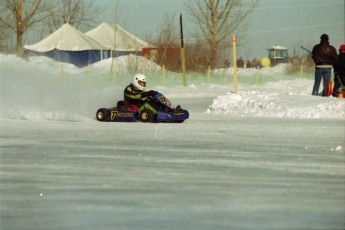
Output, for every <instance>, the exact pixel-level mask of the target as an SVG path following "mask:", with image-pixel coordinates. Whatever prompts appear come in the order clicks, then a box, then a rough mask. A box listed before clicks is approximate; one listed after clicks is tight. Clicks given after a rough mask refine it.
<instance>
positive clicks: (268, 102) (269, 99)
mask: <svg viewBox="0 0 345 230" xmlns="http://www.w3.org/2000/svg"><path fill="white" fill-rule="evenodd" d="M207 113H213V114H219V113H223V114H229V115H239V116H255V117H271V118H273V117H275V118H301V119H305V118H333V119H345V100H344V99H338V98H331V97H330V98H322V97H314V96H300V95H293V94H288V95H286V94H277V93H268V92H260V91H257V90H253V91H240V92H239V93H238V94H235V93H227V94H226V95H222V96H218V97H217V98H216V99H214V101H213V103H212V105H211V106H210V107H209V109H208V110H207Z"/></svg>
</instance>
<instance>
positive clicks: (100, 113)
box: [96, 92, 189, 123]
mask: <svg viewBox="0 0 345 230" xmlns="http://www.w3.org/2000/svg"><path fill="white" fill-rule="evenodd" d="M96 118H97V120H98V121H107V122H135V121H141V122H172V123H174V122H176V123H181V122H183V121H184V120H186V119H188V118H189V112H188V111H187V110H185V109H181V107H180V106H177V107H176V108H174V107H173V106H172V104H171V102H170V101H169V100H168V99H167V98H166V97H165V96H164V95H163V94H161V93H159V92H157V93H156V94H155V95H154V96H149V97H148V100H147V101H146V102H145V103H144V104H143V105H142V106H140V107H139V108H138V107H136V106H132V105H129V104H128V103H127V102H126V101H118V102H117V105H116V107H113V108H100V109H98V110H97V113H96Z"/></svg>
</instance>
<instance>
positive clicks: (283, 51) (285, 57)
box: [267, 46, 289, 66]
mask: <svg viewBox="0 0 345 230" xmlns="http://www.w3.org/2000/svg"><path fill="white" fill-rule="evenodd" d="M267 50H268V58H269V59H270V61H271V65H272V66H275V65H277V64H279V63H288V62H289V54H288V49H287V48H285V47H283V46H272V47H270V48H268V49H267Z"/></svg>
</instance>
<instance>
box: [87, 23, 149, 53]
mask: <svg viewBox="0 0 345 230" xmlns="http://www.w3.org/2000/svg"><path fill="white" fill-rule="evenodd" d="M86 35H88V36H89V37H91V38H93V39H94V40H96V41H97V42H99V43H100V44H102V45H104V46H106V47H107V49H111V50H114V51H116V52H132V53H133V52H141V51H142V49H143V48H148V47H152V46H151V45H150V44H149V43H147V42H145V41H143V40H141V39H140V38H138V37H136V36H134V35H133V34H131V33H129V32H128V31H126V30H125V29H123V28H122V27H121V26H119V25H114V26H110V25H109V24H107V23H102V24H100V25H99V26H98V27H96V28H95V29H92V30H90V31H88V32H87V33H86Z"/></svg>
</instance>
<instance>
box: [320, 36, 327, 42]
mask: <svg viewBox="0 0 345 230" xmlns="http://www.w3.org/2000/svg"><path fill="white" fill-rule="evenodd" d="M320 38H321V41H328V35H327V34H322V35H321V37H320Z"/></svg>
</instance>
